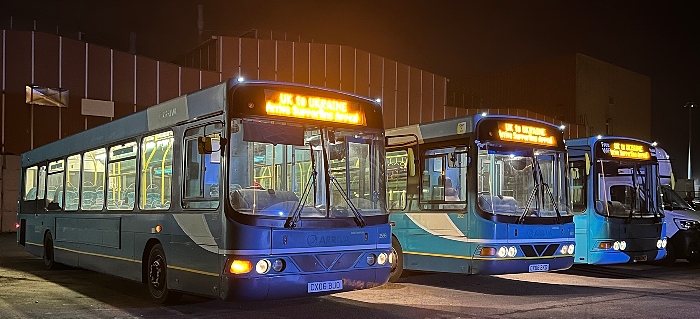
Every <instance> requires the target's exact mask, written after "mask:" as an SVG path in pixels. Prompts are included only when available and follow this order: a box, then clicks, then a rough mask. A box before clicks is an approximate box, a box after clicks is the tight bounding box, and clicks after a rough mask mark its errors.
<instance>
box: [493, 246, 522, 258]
mask: <svg viewBox="0 0 700 319" xmlns="http://www.w3.org/2000/svg"><path fill="white" fill-rule="evenodd" d="M496 254H497V255H498V257H501V258H505V257H515V255H517V254H518V249H517V248H515V246H510V247H506V246H501V247H499V248H498V252H497V253H496Z"/></svg>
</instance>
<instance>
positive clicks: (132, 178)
mask: <svg viewBox="0 0 700 319" xmlns="http://www.w3.org/2000/svg"><path fill="white" fill-rule="evenodd" d="M137 154H138V146H137V145H136V142H129V143H124V144H121V145H115V146H112V147H110V149H109V162H108V163H109V164H108V165H107V178H108V181H109V182H108V183H107V210H133V209H134V198H135V197H136V156H137Z"/></svg>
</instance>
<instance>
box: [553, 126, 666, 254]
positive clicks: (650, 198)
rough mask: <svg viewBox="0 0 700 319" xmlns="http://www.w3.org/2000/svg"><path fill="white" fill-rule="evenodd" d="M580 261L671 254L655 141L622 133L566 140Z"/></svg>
mask: <svg viewBox="0 0 700 319" xmlns="http://www.w3.org/2000/svg"><path fill="white" fill-rule="evenodd" d="M566 148H567V151H568V152H569V165H570V170H571V172H570V173H571V174H570V176H571V188H572V191H571V194H572V207H573V210H574V211H575V212H577V214H576V217H574V222H575V224H576V248H577V249H576V257H575V258H576V260H575V262H576V263H582V264H619V263H633V262H643V261H653V260H659V259H662V258H664V256H666V245H667V244H668V239H667V238H666V224H665V222H664V218H663V217H664V212H663V206H662V201H661V194H662V192H661V188H660V187H661V183H660V180H659V163H658V159H657V157H656V148H655V145H654V144H653V143H650V142H647V141H642V140H638V139H634V138H629V137H622V136H593V137H587V138H578V139H571V140H567V141H566Z"/></svg>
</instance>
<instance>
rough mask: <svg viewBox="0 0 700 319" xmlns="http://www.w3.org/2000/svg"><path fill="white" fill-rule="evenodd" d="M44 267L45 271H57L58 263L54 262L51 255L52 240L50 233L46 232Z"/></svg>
mask: <svg viewBox="0 0 700 319" xmlns="http://www.w3.org/2000/svg"><path fill="white" fill-rule="evenodd" d="M43 259H44V266H45V267H46V269H58V265H59V264H58V263H57V262H56V261H55V260H54V254H53V238H51V232H46V235H44V257H43Z"/></svg>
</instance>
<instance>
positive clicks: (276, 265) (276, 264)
mask: <svg viewBox="0 0 700 319" xmlns="http://www.w3.org/2000/svg"><path fill="white" fill-rule="evenodd" d="M285 266H286V265H285V263H284V260H283V259H280V258H277V259H275V261H273V262H272V270H274V271H276V272H280V271H282V270H284V268H285Z"/></svg>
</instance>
